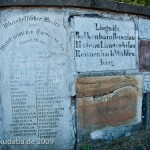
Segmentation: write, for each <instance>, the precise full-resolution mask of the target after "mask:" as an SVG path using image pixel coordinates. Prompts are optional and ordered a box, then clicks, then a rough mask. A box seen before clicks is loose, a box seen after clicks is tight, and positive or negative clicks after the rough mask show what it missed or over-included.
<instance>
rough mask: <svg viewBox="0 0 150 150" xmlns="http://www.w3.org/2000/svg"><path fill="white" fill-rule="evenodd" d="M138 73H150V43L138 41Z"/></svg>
mask: <svg viewBox="0 0 150 150" xmlns="http://www.w3.org/2000/svg"><path fill="white" fill-rule="evenodd" d="M139 55H140V71H150V41H145V40H141V41H140V54H139Z"/></svg>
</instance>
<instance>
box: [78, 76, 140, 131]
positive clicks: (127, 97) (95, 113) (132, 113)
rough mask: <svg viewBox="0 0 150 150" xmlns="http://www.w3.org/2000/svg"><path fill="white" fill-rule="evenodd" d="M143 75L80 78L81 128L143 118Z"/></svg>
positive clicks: (125, 122)
mask: <svg viewBox="0 0 150 150" xmlns="http://www.w3.org/2000/svg"><path fill="white" fill-rule="evenodd" d="M141 80H142V79H141V78H140V76H134V77H133V76H117V77H115V76H112V77H89V78H79V79H78V80H77V98H78V117H79V129H80V130H82V129H85V128H87V129H90V130H93V129H101V128H104V127H107V126H120V125H128V124H135V123H137V122H140V121H141V105H142V98H141V97H142V90H141V88H142V87H141V86H142V84H141Z"/></svg>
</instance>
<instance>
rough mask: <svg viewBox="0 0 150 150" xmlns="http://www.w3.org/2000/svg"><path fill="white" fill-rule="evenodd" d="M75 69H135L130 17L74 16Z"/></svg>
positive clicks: (134, 40)
mask: <svg viewBox="0 0 150 150" xmlns="http://www.w3.org/2000/svg"><path fill="white" fill-rule="evenodd" d="M74 36H75V37H74V39H75V41H74V51H75V52H74V55H75V61H76V71H77V72H86V71H108V70H113V71H116V70H117V71H118V70H127V69H128V70H132V69H136V68H137V67H136V55H137V53H136V51H137V46H138V40H137V34H136V29H135V23H134V21H127V20H126V21H123V20H113V19H108V18H88V17H74Z"/></svg>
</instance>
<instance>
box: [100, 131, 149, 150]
mask: <svg viewBox="0 0 150 150" xmlns="http://www.w3.org/2000/svg"><path fill="white" fill-rule="evenodd" d="M101 150H150V130H144V131H140V132H136V133H134V134H133V135H132V136H129V137H125V138H121V139H119V140H114V141H113V142H111V143H110V144H107V145H105V146H103V147H102V149H101Z"/></svg>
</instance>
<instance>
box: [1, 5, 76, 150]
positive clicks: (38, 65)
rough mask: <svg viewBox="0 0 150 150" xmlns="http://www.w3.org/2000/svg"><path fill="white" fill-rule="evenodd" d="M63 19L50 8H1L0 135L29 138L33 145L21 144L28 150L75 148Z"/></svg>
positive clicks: (20, 138)
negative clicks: (0, 125)
mask: <svg viewBox="0 0 150 150" xmlns="http://www.w3.org/2000/svg"><path fill="white" fill-rule="evenodd" d="M63 18H64V14H63V12H60V11H57V10H55V11H54V10H52V11H51V10H50V9H48V8H47V9H46V8H44V9H21V10H20V9H17V10H11V9H10V10H5V11H1V29H0V35H1V36H0V65H1V67H0V75H1V76H0V77H1V107H2V127H1V128H0V130H1V133H2V134H0V136H1V139H3V140H9V139H12V140H15V139H16V138H17V139H18V140H25V141H26V140H33V143H34V144H35V145H36V146H35V147H34V145H33V144H28V145H26V144H24V145H20V146H21V147H24V148H25V147H27V146H28V147H30V148H27V149H54V150H58V149H62V150H66V149H71V148H72V147H73V145H74V130H73V123H72V115H71V112H70V103H71V102H70V101H71V96H70V94H69V92H68V87H67V84H66V82H67V51H66V29H65V28H64V26H63ZM60 35H61V36H60ZM52 140H53V142H52ZM11 146H16V147H15V148H14V149H22V148H19V145H15V144H14V145H11ZM24 148H23V149H24Z"/></svg>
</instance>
